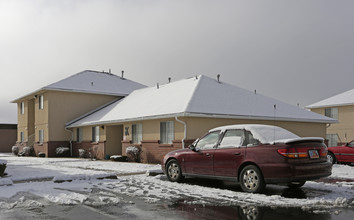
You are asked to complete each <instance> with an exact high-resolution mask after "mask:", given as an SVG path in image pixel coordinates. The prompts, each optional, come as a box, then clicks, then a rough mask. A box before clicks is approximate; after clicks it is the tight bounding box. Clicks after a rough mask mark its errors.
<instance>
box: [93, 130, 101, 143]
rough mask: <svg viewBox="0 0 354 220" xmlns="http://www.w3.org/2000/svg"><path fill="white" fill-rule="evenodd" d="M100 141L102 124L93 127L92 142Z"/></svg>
mask: <svg viewBox="0 0 354 220" xmlns="http://www.w3.org/2000/svg"><path fill="white" fill-rule="evenodd" d="M99 141H100V126H95V127H92V142H95V143H98V142H99Z"/></svg>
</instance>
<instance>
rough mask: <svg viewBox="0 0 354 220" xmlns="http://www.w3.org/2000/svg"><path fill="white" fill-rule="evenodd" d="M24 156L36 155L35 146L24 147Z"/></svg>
mask: <svg viewBox="0 0 354 220" xmlns="http://www.w3.org/2000/svg"><path fill="white" fill-rule="evenodd" d="M23 156H27V157H28V156H34V148H33V147H24V148H23Z"/></svg>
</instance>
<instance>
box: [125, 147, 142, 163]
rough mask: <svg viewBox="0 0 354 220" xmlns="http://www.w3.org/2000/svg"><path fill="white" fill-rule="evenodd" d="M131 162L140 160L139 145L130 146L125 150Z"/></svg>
mask: <svg viewBox="0 0 354 220" xmlns="http://www.w3.org/2000/svg"><path fill="white" fill-rule="evenodd" d="M125 152H126V154H127V159H128V161H129V162H140V154H141V150H140V148H139V147H135V146H129V147H127V149H126V150H125Z"/></svg>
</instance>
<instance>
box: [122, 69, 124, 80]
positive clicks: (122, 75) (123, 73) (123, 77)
mask: <svg viewBox="0 0 354 220" xmlns="http://www.w3.org/2000/svg"><path fill="white" fill-rule="evenodd" d="M122 78H124V70H122Z"/></svg>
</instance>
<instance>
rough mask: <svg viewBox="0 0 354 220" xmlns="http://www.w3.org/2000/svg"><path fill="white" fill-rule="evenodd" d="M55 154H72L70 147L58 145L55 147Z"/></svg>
mask: <svg viewBox="0 0 354 220" xmlns="http://www.w3.org/2000/svg"><path fill="white" fill-rule="evenodd" d="M55 154H56V155H57V157H69V156H70V148H68V147H57V148H56V149H55Z"/></svg>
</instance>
